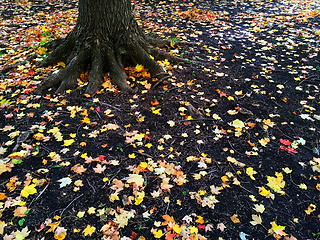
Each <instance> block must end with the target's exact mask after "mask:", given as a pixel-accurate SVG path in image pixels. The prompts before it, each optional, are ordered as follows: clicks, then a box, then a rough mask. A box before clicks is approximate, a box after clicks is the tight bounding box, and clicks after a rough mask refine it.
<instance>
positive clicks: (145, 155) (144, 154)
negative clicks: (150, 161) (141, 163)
mask: <svg viewBox="0 0 320 240" xmlns="http://www.w3.org/2000/svg"><path fill="white" fill-rule="evenodd" d="M134 152H135V153H136V154H140V155H142V156H144V157H148V158H153V157H152V156H150V155H149V154H147V153H141V152H138V151H134Z"/></svg>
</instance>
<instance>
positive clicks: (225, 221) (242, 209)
mask: <svg viewBox="0 0 320 240" xmlns="http://www.w3.org/2000/svg"><path fill="white" fill-rule="evenodd" d="M134 6H135V9H134V11H135V15H136V18H137V20H138V22H139V24H140V25H141V27H142V28H143V29H144V30H145V31H146V32H147V33H148V34H149V35H151V36H154V37H157V38H163V39H170V40H171V41H172V42H171V45H170V46H167V47H166V48H164V50H166V51H167V52H171V53H172V54H174V55H177V56H181V57H183V58H186V59H189V60H190V62H189V63H181V64H176V63H170V62H168V61H166V60H164V61H161V62H160V64H161V65H162V66H163V67H164V68H165V69H166V70H167V71H168V72H169V73H170V74H171V75H172V77H171V78H170V79H168V80H165V81H163V82H157V79H153V78H152V77H150V75H149V74H148V71H147V69H144V68H143V66H139V65H137V66H128V67H127V68H126V71H127V73H128V76H129V78H128V80H129V81H130V84H131V85H132V87H133V88H137V89H138V91H137V93H136V94H134V95H130V94H126V93H122V92H119V91H118V90H117V89H115V88H114V87H113V86H111V84H110V80H109V79H108V75H106V77H105V80H106V81H105V83H104V84H103V87H102V89H101V91H100V92H98V93H97V94H95V95H94V96H88V95H84V92H85V85H86V79H87V74H86V73H84V74H83V75H82V76H81V79H79V81H78V82H79V85H78V88H77V89H76V90H70V91H67V93H66V94H64V95H54V89H51V90H50V91H49V92H48V94H47V95H43V96H40V95H36V94H34V90H35V89H36V88H37V86H38V85H39V84H40V82H41V80H42V79H44V78H46V77H47V76H48V75H50V74H51V73H52V72H54V71H57V70H59V69H62V68H63V65H64V64H63V63H59V64H58V65H57V66H50V67H48V68H39V67H37V66H36V65H37V64H38V63H39V62H41V60H42V59H43V58H44V57H45V56H46V55H47V54H49V53H50V51H49V49H48V48H47V45H46V43H48V42H51V41H52V40H53V39H55V38H59V37H60V38H63V37H65V36H66V35H67V33H68V32H69V31H70V30H71V29H72V27H73V26H74V24H75V22H76V16H77V1H66V0H65V1H17V2H13V1H10V2H9V1H5V0H0V14H1V18H0V19H1V20H0V23H1V29H0V33H1V34H0V71H1V75H0V175H1V178H0V235H3V236H2V237H4V239H53V238H54V239H120V238H121V239H139V240H142V239H241V240H243V239H291V240H293V239H299V240H300V239H320V212H319V209H320V205H319V203H320V197H319V196H320V195H319V191H320V156H319V151H320V147H319V144H320V141H319V139H320V124H319V121H320V109H319V103H320V93H319V83H320V57H319V56H320V55H319V43H320V25H319V24H320V3H319V2H318V1H305V0H301V1H297V0H285V1H272V0H270V1H257V0H250V1H191V0H184V1H182V0H179V1H169V0H167V1H155V0H154V1H144V0H140V1H135V2H134ZM178 40H182V41H186V42H189V43H192V44H181V45H180V44H179V43H178ZM29 56H32V57H30V58H28V57H29ZM195 62H197V63H195Z"/></svg>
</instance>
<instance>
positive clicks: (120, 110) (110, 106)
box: [99, 101, 123, 112]
mask: <svg viewBox="0 0 320 240" xmlns="http://www.w3.org/2000/svg"><path fill="white" fill-rule="evenodd" d="M99 103H100V104H102V105H105V106H107V107H109V108H113V109H115V110H118V111H119V112H123V110H122V109H120V108H117V107H115V106H112V105H110V104H108V103H104V102H100V101H99Z"/></svg>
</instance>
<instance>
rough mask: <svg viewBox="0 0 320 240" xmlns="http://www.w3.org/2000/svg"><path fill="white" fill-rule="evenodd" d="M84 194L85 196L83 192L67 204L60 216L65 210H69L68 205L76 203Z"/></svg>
mask: <svg viewBox="0 0 320 240" xmlns="http://www.w3.org/2000/svg"><path fill="white" fill-rule="evenodd" d="M82 196H83V193H82V194H81V195H80V196H78V197H76V198H75V199H73V200H72V201H71V202H70V203H69V204H68V206H66V207H65V208H64V209H63V210H62V212H61V214H60V217H61V216H62V215H63V213H64V211H65V210H67V208H68V207H70V205H71V204H72V203H74V202H75V201H76V200H78V199H79V198H81V197H82Z"/></svg>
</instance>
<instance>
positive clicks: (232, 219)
mask: <svg viewBox="0 0 320 240" xmlns="http://www.w3.org/2000/svg"><path fill="white" fill-rule="evenodd" d="M230 219H231V221H232V222H233V223H239V222H240V220H239V218H238V215H237V214H233V215H232V216H231V217H230Z"/></svg>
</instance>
